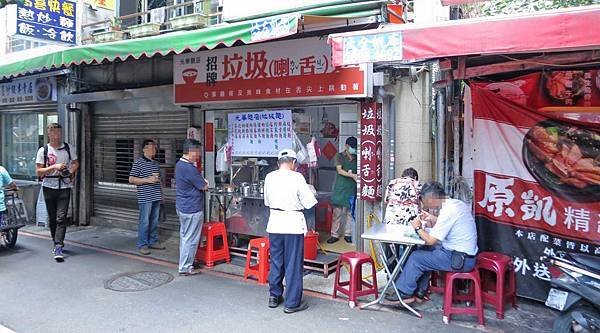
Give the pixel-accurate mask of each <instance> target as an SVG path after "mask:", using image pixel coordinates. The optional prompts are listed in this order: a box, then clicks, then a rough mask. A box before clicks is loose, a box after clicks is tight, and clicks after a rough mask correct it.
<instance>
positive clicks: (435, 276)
mask: <svg viewBox="0 0 600 333" xmlns="http://www.w3.org/2000/svg"><path fill="white" fill-rule="evenodd" d="M445 278H446V272H442V271H432V272H431V278H430V279H429V281H430V285H429V290H430V291H431V292H432V293H437V294H443V293H444V279H445Z"/></svg>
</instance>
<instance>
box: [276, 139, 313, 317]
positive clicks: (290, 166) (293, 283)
mask: <svg viewBox="0 0 600 333" xmlns="http://www.w3.org/2000/svg"><path fill="white" fill-rule="evenodd" d="M278 164H279V169H278V170H275V171H273V172H270V173H269V174H268V175H267V177H266V178H265V187H264V189H265V194H264V201H265V206H267V207H269V208H270V215H269V222H268V224H267V232H268V233H269V242H270V252H271V262H270V264H271V266H270V272H269V307H270V308H276V307H277V306H278V305H279V304H280V303H281V302H282V301H283V278H284V277H285V282H286V294H285V304H284V309H283V311H284V312H285V313H295V312H299V311H303V310H306V309H308V304H306V302H302V289H303V285H302V278H303V270H304V234H305V233H306V232H307V227H306V220H305V219H304V214H303V213H302V210H304V209H309V208H311V207H313V206H314V205H316V204H317V199H316V198H315V194H314V192H313V191H312V190H311V188H310V187H309V185H308V184H307V183H306V180H305V179H304V177H303V176H302V175H301V174H300V173H298V172H296V171H295V169H296V153H295V152H294V151H293V150H291V149H284V150H282V151H280V152H279V154H278Z"/></svg>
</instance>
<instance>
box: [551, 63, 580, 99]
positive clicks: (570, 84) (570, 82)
mask: <svg viewBox="0 0 600 333" xmlns="http://www.w3.org/2000/svg"><path fill="white" fill-rule="evenodd" d="M544 81H545V82H544V83H545V84H544V87H545V88H546V93H547V94H548V97H550V98H551V99H553V100H555V101H557V102H562V103H565V104H572V103H568V101H569V100H572V101H575V100H577V99H578V98H580V97H581V96H583V93H584V88H585V86H586V80H585V78H584V72H583V71H560V72H559V71H557V72H552V73H546V74H545V75H544Z"/></svg>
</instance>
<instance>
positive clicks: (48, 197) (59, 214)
mask: <svg viewBox="0 0 600 333" xmlns="http://www.w3.org/2000/svg"><path fill="white" fill-rule="evenodd" d="M42 188H43V189H44V201H45V202H46V210H48V222H49V223H50V234H51V235H52V240H53V241H54V244H55V245H64V243H63V242H64V240H65V233H66V232H67V212H68V211H69V201H70V199H71V189H70V188H65V189H60V190H57V189H53V188H48V187H42Z"/></svg>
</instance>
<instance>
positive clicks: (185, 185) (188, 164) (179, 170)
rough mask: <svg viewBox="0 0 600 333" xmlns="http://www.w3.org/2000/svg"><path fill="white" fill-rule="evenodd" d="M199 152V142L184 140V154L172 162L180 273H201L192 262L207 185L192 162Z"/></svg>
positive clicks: (198, 155) (201, 220) (200, 224)
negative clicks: (173, 167) (177, 221)
mask: <svg viewBox="0 0 600 333" xmlns="http://www.w3.org/2000/svg"><path fill="white" fill-rule="evenodd" d="M200 154H201V151H200V142H198V141H197V140H189V139H188V140H186V141H185V143H184V144H183V156H182V157H181V159H179V161H178V162H177V164H176V165H175V184H176V196H175V204H176V207H177V215H178V216H179V222H180V226H179V274H180V275H195V274H198V273H200V270H198V269H194V267H193V264H194V258H195V257H196V250H197V249H198V242H199V241H200V233H201V230H202V224H203V222H204V209H203V208H204V191H206V190H207V189H208V182H207V181H206V179H204V177H202V174H201V173H200V171H198V169H197V168H196V166H194V163H196V162H198V160H199V158H200Z"/></svg>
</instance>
